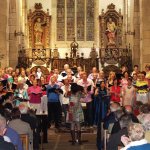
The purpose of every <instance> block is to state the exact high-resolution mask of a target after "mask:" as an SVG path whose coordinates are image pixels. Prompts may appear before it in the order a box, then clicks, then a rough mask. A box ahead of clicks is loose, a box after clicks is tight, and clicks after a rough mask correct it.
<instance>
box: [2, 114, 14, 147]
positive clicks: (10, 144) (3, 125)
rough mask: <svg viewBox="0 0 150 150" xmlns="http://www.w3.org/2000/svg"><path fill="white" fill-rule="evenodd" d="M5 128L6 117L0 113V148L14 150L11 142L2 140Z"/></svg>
mask: <svg viewBox="0 0 150 150" xmlns="http://www.w3.org/2000/svg"><path fill="white" fill-rule="evenodd" d="M6 130H7V129H6V119H5V118H4V117H2V116H1V115H0V149H1V150H15V146H14V145H13V144H12V143H10V142H6V141H5V140H4V134H5V132H6Z"/></svg>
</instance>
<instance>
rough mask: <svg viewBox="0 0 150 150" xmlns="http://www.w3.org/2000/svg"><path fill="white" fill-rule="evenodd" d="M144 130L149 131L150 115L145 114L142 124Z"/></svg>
mask: <svg viewBox="0 0 150 150" xmlns="http://www.w3.org/2000/svg"><path fill="white" fill-rule="evenodd" d="M142 124H143V126H144V129H145V130H150V114H145V115H144V118H143V122H142Z"/></svg>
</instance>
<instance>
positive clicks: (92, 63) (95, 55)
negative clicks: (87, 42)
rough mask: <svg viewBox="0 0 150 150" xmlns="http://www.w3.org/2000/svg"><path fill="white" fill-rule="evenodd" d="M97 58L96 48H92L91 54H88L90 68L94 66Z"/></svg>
mask: <svg viewBox="0 0 150 150" xmlns="http://www.w3.org/2000/svg"><path fill="white" fill-rule="evenodd" d="M97 57H98V53H97V51H96V48H95V47H94V44H93V47H92V48H91V52H90V58H91V66H96V58H97Z"/></svg>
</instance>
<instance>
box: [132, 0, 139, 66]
mask: <svg viewBox="0 0 150 150" xmlns="http://www.w3.org/2000/svg"><path fill="white" fill-rule="evenodd" d="M139 1H140V0H134V14H133V26H134V30H135V36H134V39H133V51H132V56H133V57H132V58H133V65H135V64H137V65H139V66H140V63H139V62H140V19H139V18H140V2H139Z"/></svg>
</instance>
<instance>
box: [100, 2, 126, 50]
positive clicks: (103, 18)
mask: <svg viewBox="0 0 150 150" xmlns="http://www.w3.org/2000/svg"><path fill="white" fill-rule="evenodd" d="M109 18H111V19H112V21H113V22H114V23H115V25H116V33H115V45H114V46H115V47H117V48H119V47H121V46H122V36H123V33H122V28H123V16H122V15H121V9H120V10H119V12H117V11H116V10H115V5H114V4H113V3H111V4H110V5H108V7H107V11H106V12H104V9H102V12H101V15H100V16H99V19H100V43H101V48H106V47H108V46H109V45H108V39H107V35H106V30H107V22H109Z"/></svg>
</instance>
